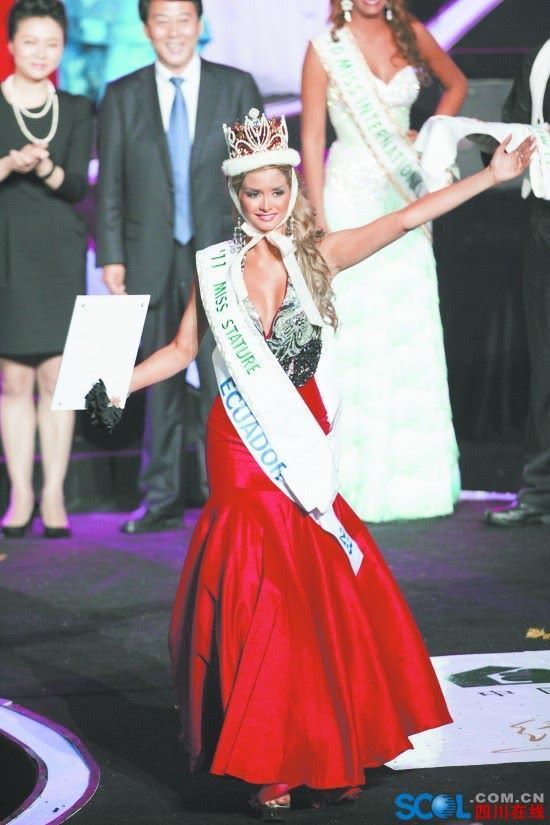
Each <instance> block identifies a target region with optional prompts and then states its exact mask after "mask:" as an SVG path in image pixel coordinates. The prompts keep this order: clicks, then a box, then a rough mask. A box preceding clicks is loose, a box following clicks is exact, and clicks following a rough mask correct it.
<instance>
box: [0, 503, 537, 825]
mask: <svg viewBox="0 0 550 825" xmlns="http://www.w3.org/2000/svg"><path fill="white" fill-rule="evenodd" d="M483 507H484V504H483V503H482V502H463V503H461V504H460V505H459V507H458V510H457V513H456V514H455V516H454V517H452V518H446V519H432V520H428V521H422V522H402V523H393V524H389V525H383V526H377V527H375V528H374V529H373V533H374V535H375V537H376V539H377V540H378V542H379V544H380V545H381V547H382V550H383V552H384V554H385V556H386V559H387V560H388V561H389V563H390V565H391V567H392V569H393V572H394V574H395V575H396V577H397V579H398V580H399V582H400V584H401V586H402V588H403V590H404V592H405V594H406V596H407V598H408V599H409V602H410V604H411V606H412V609H413V611H414V613H415V615H416V618H417V620H418V623H419V625H420V628H421V630H422V633H423V634H424V636H425V638H426V641H427V644H428V647H429V650H430V653H431V654H432V655H435V656H439V655H444V654H463V653H491V652H505V651H524V650H531V651H536V650H542V649H545V648H548V647H550V644H549V643H548V642H544V641H538V640H530V639H526V638H525V634H526V631H527V629H528V628H529V627H531V626H535V627H544V625H545V623H546V625H547V629H548V625H550V607H549V604H548V592H549V590H548V585H549V579H550V565H549V552H550V528H549V527H537V526H532V527H527V528H523V529H518V530H514V531H509V532H507V531H503V532H500V531H495V530H490V529H487V528H485V527H483V526H482V525H481V523H480V514H481V512H482V510H483ZM195 519H196V511H190V512H189V514H188V516H187V517H186V520H185V523H184V526H183V528H182V530H180V531H177V532H173V533H165V534H161V535H158V536H141V537H140V536H136V537H133V538H129V537H125V536H123V535H122V534H120V533H119V532H118V529H117V528H118V524H119V522H120V521H121V520H122V516H121V514H103V513H102V514H97V515H95V514H87V515H81V516H73V517H72V525H73V527H74V537H73V538H72V539H70V540H63V541H59V542H48V541H46V540H44V539H41V538H40V537H39V536H38V535H36V536H32V537H29V538H28V539H25V540H21V541H16V542H14V541H12V542H9V541H4V542H2V543H1V544H0V556H1V561H0V577H1V579H0V580H1V601H0V611H1V613H0V637H1V643H0V662H1V674H2V675H1V689H0V695H2V696H3V697H5V698H9V699H13V700H14V701H15V702H17V704H19V705H22V706H24V707H26V708H29V709H31V710H33V711H35V712H37V713H39V714H42V715H44V716H46V717H48V718H50V719H53V720H54V721H56V722H58V723H60V724H62V725H65V726H66V727H68V728H69V729H70V730H72V731H74V732H75V733H76V734H77V735H78V736H79V737H80V738H81V739H82V740H83V742H84V743H85V744H86V746H87V747H88V749H89V750H90V752H91V754H92V755H93V756H94V758H95V759H96V760H97V762H98V763H99V766H100V769H101V783H100V786H99V789H98V791H97V793H96V795H95V797H94V798H93V799H92V800H91V802H89V803H88V805H87V806H86V807H85V808H84V809H83V810H82V811H80V812H79V813H77V814H76V815H75V817H74V819H73V820H71V821H74V822H75V825H126V823H127V824H128V825H164V823H189V824H190V825H195V824H196V825H223V824H224V823H226V822H227V823H235V825H238V823H243V825H244V823H245V822H249V821H250V820H249V819H248V817H245V816H244V815H243V814H242V813H240V812H239V811H238V810H236V809H235V808H236V807H238V804H239V803H243V802H244V800H245V799H246V796H247V791H246V790H245V789H243V788H242V787H241V786H240V785H238V784H237V785H235V783H232V782H231V781H227V782H225V781H220V780H213V779H211V778H209V777H199V778H196V779H194V780H192V781H188V780H184V779H183V771H182V765H183V760H182V756H181V754H180V752H179V749H178V745H177V740H176V714H175V711H174V709H173V697H172V692H171V688H170V679H169V673H168V661H167V652H166V643H165V640H166V634H167V623H168V618H169V611H170V605H171V601H172V597H173V594H174V590H175V586H176V579H177V575H178V570H179V568H180V566H181V563H182V559H183V557H184V555H185V549H186V546H187V542H188V539H189V535H190V531H191V529H192V526H193V524H194V521H195ZM549 700H550V697H549ZM549 774H550V771H549V766H548V762H532V763H523V764H504V765H490V766H475V767H451V768H437V769H430V770H428V769H422V770H414V771H390V770H389V769H380V770H378V771H373V772H371V774H370V777H369V788H368V790H367V792H366V794H365V795H364V799H363V800H362V801H361V802H359V803H358V804H356V805H355V806H348V807H345V808H344V807H342V808H334V809H332V808H331V809H329V811H328V812H325V813H321V814H319V813H314V812H311V811H309V810H302V811H300V810H299V811H296V813H295V814H293V817H292V818H293V821H296V822H319V823H323V824H324V823H327V825H328V824H329V823H354V825H367V823H368V825H393V824H394V823H397V822H398V821H399V820H398V819H396V816H395V805H394V798H395V796H396V795H397V794H400V793H404V792H409V793H412V794H413V795H416V794H418V793H421V792H429V793H432V794H435V793H449V794H453V795H454V794H456V793H462V794H464V798H465V799H470V798H471V795H473V794H475V793H478V792H479V791H483V792H491V793H492V792H496V793H498V792H500V791H504V792H509V791H514V792H533V791H534V792H546V794H547V798H548V801H549V802H550V793H549V792H550V781H549ZM235 801H237V806H236V805H235ZM549 813H550V809H548V803H547V813H546V816H547V819H545V820H538V821H539V822H541V821H544V822H550V818H548V815H549ZM415 821H417V820H415ZM447 821H449V820H447Z"/></svg>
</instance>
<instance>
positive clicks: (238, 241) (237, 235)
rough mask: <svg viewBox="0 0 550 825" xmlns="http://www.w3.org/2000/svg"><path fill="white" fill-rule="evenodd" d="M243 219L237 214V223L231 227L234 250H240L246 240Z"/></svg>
mask: <svg viewBox="0 0 550 825" xmlns="http://www.w3.org/2000/svg"><path fill="white" fill-rule="evenodd" d="M242 227H243V219H242V218H241V216H240V215H239V217H238V218H237V223H236V224H235V226H234V227H233V248H234V250H235V252H240V250H241V249H242V248H243V246H244V245H245V242H246V235H245V234H244V232H243V228H242Z"/></svg>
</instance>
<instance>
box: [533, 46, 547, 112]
mask: <svg viewBox="0 0 550 825" xmlns="http://www.w3.org/2000/svg"><path fill="white" fill-rule="evenodd" d="M549 79H550V40H547V41H546V43H545V44H544V46H543V47H542V48H541V49H540V51H539V53H538V54H537V56H536V58H535V61H534V63H533V67H532V69H531V74H530V75H529V88H530V89H531V102H532V109H531V123H532V124H533V126H542V125H543V124H544V114H543V105H544V95H545V93H546V86H547V85H548V80H549Z"/></svg>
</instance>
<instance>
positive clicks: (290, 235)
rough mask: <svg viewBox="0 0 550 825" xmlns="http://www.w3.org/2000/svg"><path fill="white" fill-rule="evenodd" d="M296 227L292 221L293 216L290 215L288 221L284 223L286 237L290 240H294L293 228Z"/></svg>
mask: <svg viewBox="0 0 550 825" xmlns="http://www.w3.org/2000/svg"><path fill="white" fill-rule="evenodd" d="M295 226H296V221H295V220H294V215H291V216H290V218H289V219H288V221H287V222H286V232H285V234H286V236H287V238H292V240H294V227H295Z"/></svg>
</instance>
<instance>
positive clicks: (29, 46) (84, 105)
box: [0, 0, 92, 538]
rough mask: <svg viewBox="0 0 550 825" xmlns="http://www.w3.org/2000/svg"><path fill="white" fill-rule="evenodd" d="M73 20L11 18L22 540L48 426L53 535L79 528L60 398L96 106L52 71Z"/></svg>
mask: <svg viewBox="0 0 550 825" xmlns="http://www.w3.org/2000/svg"><path fill="white" fill-rule="evenodd" d="M66 28H67V20H66V16H65V9H64V6H63V3H62V2H60V0H17V2H16V3H15V4H14V6H13V7H12V9H11V11H10V14H9V16H8V40H9V49H10V52H11V54H12V56H13V59H14V64H15V72H14V74H13V75H11V77H9V78H7V80H5V81H4V83H2V86H1V93H0V371H1V376H2V392H1V396H0V425H1V433H2V442H3V447H4V453H5V456H6V462H7V468H8V474H9V478H10V483H11V497H10V506H9V509H8V511H7V513H6V514H5V516H4V519H3V522H2V528H1V530H2V533H3V535H4V536H7V537H11V538H17V537H20V536H22V535H24V534H25V532H26V530H27V528H28V527H29V526H30V523H31V521H32V516H33V512H34V505H35V502H34V493H33V486H32V470H33V456H34V443H35V434H36V429H37V427H38V432H39V436H40V448H41V456H42V469H43V486H42V492H41V498H40V511H41V515H42V520H43V523H44V528H45V535H47V536H48V537H51V538H55V537H61V536H67V535H69V532H70V531H69V528H68V522H67V514H66V511H65V505H64V499H63V482H64V479H65V474H66V470H67V464H68V460H69V455H70V449H71V443H72V434H73V426H74V413H71V412H52V411H51V409H50V407H51V400H52V393H53V390H54V386H55V382H56V379H57V373H58V370H59V364H60V353H61V352H62V350H63V345H64V341H65V337H66V334H67V329H68V325H69V321H70V317H71V309H72V306H73V303H74V299H75V296H76V295H77V294H78V293H80V292H82V291H83V290H84V288H85V260H86V233H85V226H84V222H83V220H82V218H81V217H80V216H78V215H77V214H76V212H75V211H74V209H73V207H72V205H71V204H73V203H76V202H77V201H79V200H82V198H83V197H84V195H85V193H86V187H87V170H88V163H89V159H90V152H91V141H92V107H91V104H90V102H89V101H88V100H87V99H86V98H84V97H80V96H78V97H77V96H73V95H69V94H66V93H64V92H56V90H55V88H54V86H53V84H51V82H50V81H49V79H48V78H49V76H50V75H51V74H52V72H54V71H55V70H56V69H57V67H58V65H59V62H60V60H61V56H62V54H63V47H64V43H65V35H66ZM35 385H36V386H37V388H38V403H37V404H35V401H34V388H35Z"/></svg>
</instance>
